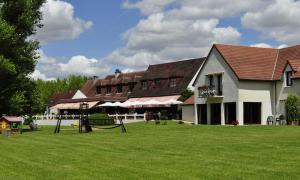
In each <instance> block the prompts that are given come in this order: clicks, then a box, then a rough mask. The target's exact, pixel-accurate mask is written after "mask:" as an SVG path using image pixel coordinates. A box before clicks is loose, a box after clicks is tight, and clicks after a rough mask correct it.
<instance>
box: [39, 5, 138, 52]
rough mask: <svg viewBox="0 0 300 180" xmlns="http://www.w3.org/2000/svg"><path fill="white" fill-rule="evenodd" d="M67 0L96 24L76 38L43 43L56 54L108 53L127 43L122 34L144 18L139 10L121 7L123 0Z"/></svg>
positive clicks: (78, 11)
mask: <svg viewBox="0 0 300 180" xmlns="http://www.w3.org/2000/svg"><path fill="white" fill-rule="evenodd" d="M67 2H69V3H71V4H72V5H73V6H74V9H75V16H77V17H80V18H82V19H85V20H91V21H92V22H93V27H92V28H91V29H89V30H87V31H86V32H84V33H82V34H81V35H80V36H79V37H78V38H76V39H74V40H66V41H58V42H54V43H50V44H47V45H43V46H42V49H43V50H44V51H45V52H46V53H47V54H49V55H52V56H67V57H70V56H73V55H76V54H84V55H86V56H90V57H104V56H105V55H107V54H109V53H110V52H111V51H112V50H113V49H115V48H117V47H120V46H122V45H123V44H124V42H123V41H122V38H121V34H122V33H123V32H124V31H126V30H127V29H129V28H130V27H133V26H134V25H135V24H136V23H137V22H138V21H139V19H140V18H141V17H140V14H139V13H138V11H132V10H127V9H123V8H121V4H122V1H121V0H113V1H93V3H86V1H76V0H75V1H70V0H69V1H67Z"/></svg>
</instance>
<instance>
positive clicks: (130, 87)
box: [129, 83, 134, 92]
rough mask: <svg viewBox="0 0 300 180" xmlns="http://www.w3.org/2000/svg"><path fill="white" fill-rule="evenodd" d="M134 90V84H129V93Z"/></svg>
mask: <svg viewBox="0 0 300 180" xmlns="http://www.w3.org/2000/svg"><path fill="white" fill-rule="evenodd" d="M133 89H134V83H130V84H129V92H132V91H133Z"/></svg>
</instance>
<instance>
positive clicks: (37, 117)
mask: <svg viewBox="0 0 300 180" xmlns="http://www.w3.org/2000/svg"><path fill="white" fill-rule="evenodd" d="M59 116H61V118H62V119H63V120H76V119H79V118H80V115H77V114H66V115H50V114H49V115H34V116H32V118H33V120H57V119H58V118H59ZM109 116H110V117H116V118H119V117H122V119H124V120H125V121H127V120H138V119H143V120H146V114H137V113H134V114H109Z"/></svg>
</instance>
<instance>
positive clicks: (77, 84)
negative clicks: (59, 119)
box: [32, 75, 89, 113]
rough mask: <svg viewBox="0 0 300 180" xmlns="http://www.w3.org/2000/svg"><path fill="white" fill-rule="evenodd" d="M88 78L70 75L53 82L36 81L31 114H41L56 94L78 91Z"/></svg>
mask: <svg viewBox="0 0 300 180" xmlns="http://www.w3.org/2000/svg"><path fill="white" fill-rule="evenodd" d="M88 79H89V78H88V77H86V76H80V75H70V76H68V77H66V78H64V79H57V80H53V81H44V80H41V79H38V80H36V81H35V84H36V92H35V93H33V94H35V95H36V97H34V98H33V100H35V101H34V102H33V103H34V105H33V106H32V108H33V109H32V112H33V113H43V112H44V111H45V107H46V104H47V102H48V101H49V98H50V97H51V96H52V95H53V94H54V93H56V92H64V91H70V90H78V89H80V88H81V87H82V86H83V84H84V83H85V82H86V81H87V80H88Z"/></svg>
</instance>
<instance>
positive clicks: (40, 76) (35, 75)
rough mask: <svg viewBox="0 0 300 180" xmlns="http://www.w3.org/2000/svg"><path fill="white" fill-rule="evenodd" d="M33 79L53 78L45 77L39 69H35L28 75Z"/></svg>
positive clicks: (49, 79) (46, 79)
mask: <svg viewBox="0 0 300 180" xmlns="http://www.w3.org/2000/svg"><path fill="white" fill-rule="evenodd" d="M30 76H31V77H32V78H33V79H35V80H37V79H42V80H45V81H51V80H55V78H48V77H46V75H45V74H43V73H41V72H40V71H39V70H37V69H36V70H35V71H34V72H33V73H32V74H31V75H30Z"/></svg>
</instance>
